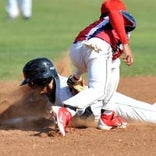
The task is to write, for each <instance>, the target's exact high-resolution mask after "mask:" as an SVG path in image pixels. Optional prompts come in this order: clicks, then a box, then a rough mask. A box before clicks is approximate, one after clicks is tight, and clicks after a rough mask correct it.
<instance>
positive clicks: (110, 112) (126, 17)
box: [64, 0, 136, 130]
mask: <svg viewBox="0 0 156 156" xmlns="http://www.w3.org/2000/svg"><path fill="white" fill-rule="evenodd" d="M135 27H136V22H135V19H134V18H133V16H132V15H131V14H130V13H129V12H127V11H126V7H125V5H124V3H123V2H122V1H120V0H107V1H105V2H104V3H103V4H102V6H101V16H100V18H99V19H98V20H97V21H95V22H94V23H91V24H90V25H89V26H87V27H86V28H84V29H83V30H82V31H80V33H79V34H78V36H77V37H76V38H75V40H74V43H73V44H72V46H71V48H70V58H71V62H72V63H73V65H74V66H75V67H76V72H75V74H73V75H72V76H70V77H69V79H68V85H69V86H71V87H72V85H73V84H74V83H76V82H77V81H79V80H81V78H82V74H84V73H86V72H87V74H88V88H87V89H85V90H83V91H82V92H80V93H79V94H77V95H75V96H73V97H72V98H70V99H68V100H66V101H64V104H65V105H70V106H75V105H76V106H77V107H79V108H80V107H81V108H83V107H86V106H87V105H90V103H97V101H102V103H103V107H102V108H101V109H102V111H103V114H102V115H101V118H100V119H99V123H98V128H100V129H103V130H105V129H106V130H108V129H111V128H114V127H117V126H121V125H124V124H125V123H124V122H123V121H122V119H121V118H118V117H117V115H116V114H115V113H114V100H113V94H114V93H115V92H116V89H117V86H118V82H119V77H120V74H119V72H120V69H119V66H120V60H119V56H120V55H121V54H123V60H124V62H125V63H126V64H127V65H128V66H130V65H131V64H132V63H133V54H132V51H131V49H130V47H129V37H130V32H131V31H133V30H134V29H135Z"/></svg>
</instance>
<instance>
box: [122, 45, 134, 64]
mask: <svg viewBox="0 0 156 156" xmlns="http://www.w3.org/2000/svg"><path fill="white" fill-rule="evenodd" d="M121 58H122V59H123V61H124V62H125V63H126V64H127V65H128V66H130V65H132V64H133V62H134V56H133V53H132V51H131V49H130V47H129V45H128V44H124V45H123V54H122V57H121Z"/></svg>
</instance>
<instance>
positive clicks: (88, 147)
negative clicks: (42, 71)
mask: <svg viewBox="0 0 156 156" xmlns="http://www.w3.org/2000/svg"><path fill="white" fill-rule="evenodd" d="M57 68H58V70H59V72H60V73H61V74H62V75H68V74H69V73H70V70H68V71H67V70H65V68H64V65H63V64H57ZM66 69H68V68H66ZM19 84H20V82H15V81H14V82H11V81H1V82H0V88H1V90H0V155H1V156H53V155H56V156H71V155H76V156H80V155H82V156H115V155H117V156H141V155H142V156H154V155H155V153H156V125H152V124H143V123H129V124H128V127H127V128H126V129H113V130H110V131H102V130H99V129H96V128H95V125H94V124H93V121H92V119H91V118H90V119H88V120H87V121H85V120H80V119H76V120H74V121H73V125H74V128H73V127H72V128H71V127H69V128H67V134H66V136H65V137H62V136H60V135H57V134H56V133H55V132H54V128H53V125H52V124H51V122H50V121H49V120H48V114H47V113H46V111H45V110H46V108H45V102H46V101H45V98H44V97H41V96H38V94H37V93H35V92H34V91H31V90H29V89H28V88H27V87H20V86H19ZM155 89H156V77H154V76H153V77H151V76H148V77H126V78H121V80H120V84H119V88H118V91H119V92H121V93H123V94H125V95H128V96H130V97H133V98H136V99H138V100H142V101H145V102H148V103H150V104H153V103H154V102H156V90H155Z"/></svg>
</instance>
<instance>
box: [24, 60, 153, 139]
mask: <svg viewBox="0 0 156 156" xmlns="http://www.w3.org/2000/svg"><path fill="white" fill-rule="evenodd" d="M23 74H24V80H23V82H22V83H21V86H22V85H28V86H29V87H30V88H32V89H36V90H38V91H39V92H40V94H45V95H46V96H47V97H48V100H49V102H48V103H47V106H48V110H49V112H50V113H51V114H52V116H54V117H55V120H56V122H57V126H58V128H59V131H60V133H61V134H62V135H63V136H65V129H66V127H67V126H68V124H69V123H70V122H71V120H72V117H73V116H74V115H75V114H76V113H77V114H78V115H83V113H84V112H85V109H88V108H86V107H84V108H83V109H80V108H79V107H70V108H69V107H66V106H64V105H63V102H64V101H65V100H67V99H69V98H71V97H72V96H73V93H74V94H75V93H76V92H75V91H72V90H71V88H70V87H69V86H68V85H67V77H63V76H61V75H59V74H58V73H57V71H56V69H55V67H54V65H53V63H52V62H51V61H50V60H49V59H47V58H35V59H32V60H30V61H28V62H27V63H26V64H25V66H24V67H23ZM85 87H86V86H85ZM75 88H76V87H75ZM77 88H78V87H77ZM79 88H80V89H77V92H79V91H80V90H83V86H80V87H79ZM114 100H115V107H114V112H115V113H116V114H117V115H119V118H120V117H123V118H124V119H126V120H127V121H139V122H146V123H154V124H156V106H155V105H150V104H149V103H145V102H142V101H139V100H135V99H133V98H130V97H128V96H125V95H123V94H121V93H118V92H116V93H115V94H114ZM101 105H103V104H102V103H101V101H98V102H97V103H92V104H90V108H91V111H92V113H93V115H94V116H95V122H96V121H97V120H99V118H100V117H101ZM60 110H61V111H60Z"/></svg>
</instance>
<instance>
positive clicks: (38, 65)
mask: <svg viewBox="0 0 156 156" xmlns="http://www.w3.org/2000/svg"><path fill="white" fill-rule="evenodd" d="M23 74H24V78H25V79H24V80H23V82H22V83H21V86H22V85H25V84H28V85H29V86H30V87H31V86H34V85H37V86H47V85H48V84H49V83H50V81H51V80H52V79H56V78H57V77H58V74H57V71H56V69H55V67H54V65H53V63H52V62H51V61H50V60H49V59H47V58H44V57H43V58H36V59H32V60H30V61H29V62H27V63H26V64H25V66H24V68H23Z"/></svg>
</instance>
